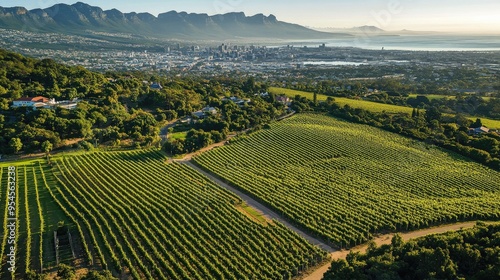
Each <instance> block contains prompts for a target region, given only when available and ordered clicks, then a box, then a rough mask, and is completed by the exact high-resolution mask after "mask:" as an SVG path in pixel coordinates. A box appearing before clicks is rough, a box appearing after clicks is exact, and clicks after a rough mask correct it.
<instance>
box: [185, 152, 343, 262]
mask: <svg viewBox="0 0 500 280" xmlns="http://www.w3.org/2000/svg"><path fill="white" fill-rule="evenodd" d="M179 163H182V164H186V165H188V166H189V167H192V168H194V169H195V170H197V171H198V172H200V173H202V174H203V175H205V176H207V177H208V178H209V179H210V180H212V181H213V182H215V183H216V184H218V185H219V186H221V187H223V188H225V189H227V190H229V191H231V192H233V193H235V194H236V195H237V196H239V197H240V198H241V199H242V200H243V201H245V202H246V204H247V205H248V206H250V207H252V208H254V209H256V210H257V211H258V212H260V213H262V215H264V217H266V218H268V219H274V220H277V221H279V222H280V223H282V224H283V225H285V226H286V227H287V228H289V229H291V230H293V231H294V232H296V233H297V234H299V235H300V236H302V237H303V238H305V239H307V240H308V241H309V242H311V243H312V244H314V245H317V246H319V247H320V248H322V249H323V250H325V251H328V252H334V251H335V250H334V249H333V248H332V247H330V246H328V245H327V244H325V243H323V242H322V241H320V240H319V239H317V238H315V237H313V236H311V235H309V234H307V233H305V232H303V231H302V230H300V229H298V228H297V227H295V226H293V225H292V224H290V223H289V222H287V221H286V220H285V219H283V218H282V217H281V216H280V215H278V214H277V213H276V212H274V211H273V210H271V209H269V208H268V207H266V206H264V205H263V204H261V203H260V202H258V201H256V200H255V199H253V198H251V197H250V196H248V195H247V194H245V193H243V192H241V191H239V190H238V189H236V188H234V187H232V186H230V185H228V184H226V183H224V182H222V181H221V180H219V179H218V178H216V177H214V176H213V175H212V174H210V173H208V172H205V171H204V170H202V169H201V168H199V167H198V166H196V165H194V164H193V163H192V162H190V161H180V162H179Z"/></svg>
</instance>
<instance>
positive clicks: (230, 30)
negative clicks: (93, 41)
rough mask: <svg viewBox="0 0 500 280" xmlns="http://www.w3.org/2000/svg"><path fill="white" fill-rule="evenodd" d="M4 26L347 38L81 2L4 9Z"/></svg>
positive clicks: (235, 19) (251, 21) (256, 20)
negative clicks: (106, 8)
mask: <svg viewBox="0 0 500 280" xmlns="http://www.w3.org/2000/svg"><path fill="white" fill-rule="evenodd" d="M0 28H4V29H14V30H23V31H33V32H56V33H64V34H73V35H85V34H92V33H95V32H101V33H102V32H105V33H110V34H113V33H122V34H131V35H137V36H145V37H154V38H162V39H180V40H182V39H188V40H196V39H198V40H220V39H238V38H241V39H245V38H263V39H266V38H267V39H271V38H272V39H327V38H332V37H334V36H340V35H345V36H347V34H332V33H327V32H321V31H316V30H312V29H309V28H306V27H303V26H300V25H297V24H292V23H286V22H282V21H278V19H277V18H276V17H275V16H274V15H269V16H265V15H263V14H256V15H254V16H246V15H245V14H244V13H242V12H241V13H227V14H219V15H213V16H209V15H207V14H194V13H186V12H176V11H170V12H166V13H161V14H159V15H158V16H154V15H152V14H149V13H135V12H132V13H122V12H120V11H119V10H117V9H112V10H106V11H104V10H102V9H101V8H99V7H94V6H90V5H88V4H85V3H82V2H78V3H75V4H73V5H67V4H56V5H54V6H52V7H50V8H46V9H33V10H27V9H26V8H23V7H12V8H3V7H0Z"/></svg>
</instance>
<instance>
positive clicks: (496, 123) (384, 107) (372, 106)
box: [269, 87, 500, 129]
mask: <svg viewBox="0 0 500 280" xmlns="http://www.w3.org/2000/svg"><path fill="white" fill-rule="evenodd" d="M269 91H270V92H272V93H275V94H285V95H287V96H290V97H294V96H296V95H300V96H304V97H306V98H308V99H310V100H312V99H313V93H311V92H305V91H299V90H292V89H285V88H276V87H271V88H270V89H269ZM327 97H328V96H326V95H322V94H318V96H317V98H318V101H324V100H326V98H327ZM334 98H335V102H337V103H339V104H340V105H341V106H344V105H349V106H351V107H353V108H360V109H364V110H368V111H372V112H382V111H385V112H387V113H408V114H411V113H412V110H413V109H412V108H411V107H404V106H397V105H390V104H381V103H376V102H371V101H365V100H356V99H349V98H343V97H334ZM469 119H471V120H473V121H475V120H476V117H469ZM481 121H482V122H483V125H485V126H486V127H489V128H498V129H500V120H492V119H487V118H481Z"/></svg>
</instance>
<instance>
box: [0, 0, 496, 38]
mask: <svg viewBox="0 0 500 280" xmlns="http://www.w3.org/2000/svg"><path fill="white" fill-rule="evenodd" d="M75 2H77V1H76V0H73V1H64V0H7V1H5V0H0V6H3V7H11V6H24V7H26V8H28V9H33V8H46V7H50V6H52V5H54V4H56V3H67V4H73V3H75ZM82 2H85V3H88V4H90V5H93V6H100V7H101V8H103V9H105V10H107V9H111V8H117V9H119V10H121V11H123V12H131V11H135V12H149V13H152V14H154V15H158V13H162V12H167V11H171V10H176V11H186V12H195V13H207V14H219V13H227V12H240V11H243V12H245V13H246V14H247V15H253V14H256V13H263V14H265V15H269V14H274V15H275V16H276V17H277V18H278V20H281V21H287V22H293V23H298V24H301V25H305V26H312V27H339V28H344V27H353V26H361V25H375V26H378V27H380V28H383V29H386V30H401V29H410V30H420V31H454V32H466V33H495V34H500V14H499V12H500V0H474V1H472V0H307V1H305V0H287V1H285V0H208V1H207V0H134V1H129V0H86V1H82Z"/></svg>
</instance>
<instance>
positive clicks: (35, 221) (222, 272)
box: [0, 151, 327, 279]
mask: <svg viewBox="0 0 500 280" xmlns="http://www.w3.org/2000/svg"><path fill="white" fill-rule="evenodd" d="M7 172H8V169H7V167H5V166H4V167H2V169H1V172H0V174H1V175H0V176H2V178H1V179H0V181H1V182H2V186H6V179H5V178H6V175H7ZM16 172H17V175H16V176H17V177H18V179H17V199H18V204H17V205H19V207H18V208H17V211H18V215H17V217H18V220H19V226H18V230H17V236H18V238H17V244H18V246H17V249H16V250H17V251H16V258H17V259H16V260H17V261H16V263H17V264H16V268H17V271H16V274H17V275H16V276H17V277H18V278H20V279H23V278H24V273H25V272H26V271H27V270H28V269H31V270H34V271H36V272H40V271H43V272H51V271H53V270H54V268H55V266H56V265H57V264H58V263H65V264H69V265H72V266H74V267H77V268H84V269H93V270H102V269H107V270H110V271H111V272H112V273H113V274H114V275H115V276H117V277H120V278H124V279H127V278H129V277H132V278H133V279H289V278H292V277H293V276H296V275H299V274H300V273H301V272H303V271H304V270H306V269H308V268H309V267H311V266H313V265H316V264H318V263H320V262H322V261H323V260H324V259H325V258H326V255H327V254H326V252H324V251H322V250H320V249H319V248H317V247H315V246H313V245H311V244H309V243H308V242H307V241H306V240H304V239H303V238H301V237H299V236H298V235H297V234H296V233H294V232H292V231H290V230H288V229H287V228H285V227H284V226H283V225H282V224H280V223H278V222H266V223H262V222H259V221H256V220H253V219H251V218H250V217H248V214H244V213H242V212H241V211H240V210H239V209H238V208H243V206H241V205H240V204H241V200H240V199H239V198H238V197H237V196H235V195H234V194H232V193H230V192H228V191H226V190H225V189H223V188H221V187H219V186H217V185H215V184H214V183H212V182H210V181H209V180H208V179H207V178H206V177H204V176H202V175H201V174H200V173H198V172H196V171H195V170H193V169H191V168H189V167H187V166H185V165H180V164H176V163H172V164H166V158H165V156H163V154H161V153H160V152H158V151H131V152H114V153H89V154H84V155H78V156H66V157H63V158H61V159H57V160H53V161H52V162H51V163H50V165H49V164H47V163H45V162H41V161H40V162H32V163H29V164H25V165H22V164H21V165H18V166H17V171H16ZM2 189H3V187H2ZM0 197H1V201H2V203H1V204H0V205H2V207H4V206H5V205H6V204H5V203H4V202H5V201H6V199H7V194H6V191H5V190H2V191H1V192H0ZM3 209H4V208H2V221H3V227H4V229H5V227H6V223H7V219H6V217H7V215H6V211H5V213H4V210H3ZM61 224H64V225H65V226H64V229H65V230H60V229H61ZM55 240H56V241H55ZM55 243H57V244H59V245H58V246H57V247H56V246H55ZM6 248H8V247H7V246H6V238H4V237H2V252H0V253H1V254H2V256H5V250H6ZM0 266H1V275H0V278H2V279H4V278H6V277H7V276H8V271H7V263H6V259H5V258H4V259H2V262H1V263H0Z"/></svg>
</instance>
